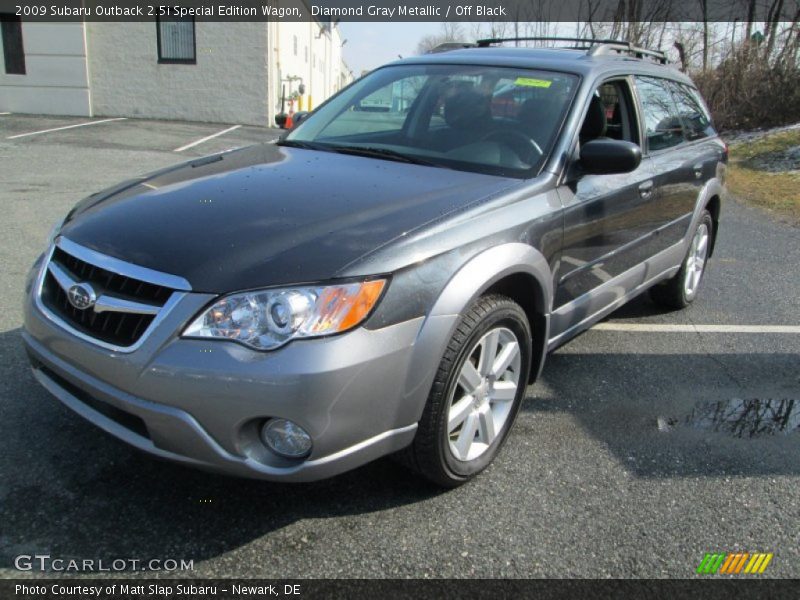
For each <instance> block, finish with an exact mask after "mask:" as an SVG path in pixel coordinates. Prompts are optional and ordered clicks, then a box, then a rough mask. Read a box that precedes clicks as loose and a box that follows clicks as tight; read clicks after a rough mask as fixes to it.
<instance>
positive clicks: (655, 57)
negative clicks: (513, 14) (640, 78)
mask: <svg viewBox="0 0 800 600" xmlns="http://www.w3.org/2000/svg"><path fill="white" fill-rule="evenodd" d="M504 42H569V43H571V44H574V45H572V46H566V47H563V48H564V49H568V50H586V54H587V55H588V56H603V55H609V54H619V55H626V56H631V57H633V58H638V59H642V60H644V59H649V60H652V61H654V62H657V63H660V64H662V65H665V64H667V62H668V60H667V55H666V54H664V52H662V51H660V50H648V49H647V48H639V47H638V46H634V45H633V44H631V43H630V42H625V41H622V40H610V39H596V38H573V37H513V38H488V39H485V40H478V41H477V42H476V43H475V45H476V46H477V47H478V48H488V47H489V46H492V45H494V44H502V43H504Z"/></svg>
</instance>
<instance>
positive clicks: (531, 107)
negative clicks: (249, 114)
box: [281, 65, 577, 177]
mask: <svg viewBox="0 0 800 600" xmlns="http://www.w3.org/2000/svg"><path fill="white" fill-rule="evenodd" d="M576 83H577V77H576V76H574V75H569V74H566V73H554V72H549V71H535V70H530V69H516V68H505V67H488V66H474V65H398V66H391V67H385V68H382V69H378V70H377V71H373V72H372V73H370V74H369V75H367V76H365V77H364V78H363V79H361V80H359V81H357V82H356V83H355V84H353V85H352V86H350V87H349V88H347V89H345V90H344V91H343V92H341V93H340V94H339V95H337V96H335V97H333V98H332V99H331V100H329V101H328V102H327V103H325V104H324V105H323V106H321V107H320V108H319V109H317V110H316V111H315V112H314V113H312V114H311V115H310V116H309V117H308V118H307V119H306V120H305V121H303V122H302V123H301V124H300V125H299V126H298V127H297V129H295V130H293V131H292V132H291V133H289V134H288V135H287V136H286V138H285V139H284V141H283V142H281V143H283V144H285V145H295V146H301V147H305V148H311V149H318V150H327V151H334V152H347V153H348V154H363V155H365V156H371V157H375V158H381V159H386V160H402V161H404V162H416V163H420V164H426V165H432V166H439V167H449V168H453V169H459V170H465V171H477V172H483V173H490V174H496V175H503V176H511V177H530V176H532V175H535V174H536V173H538V171H539V169H540V168H541V166H542V165H543V163H544V160H545V159H546V158H547V154H548V153H549V151H550V148H551V147H552V145H553V143H554V142H555V137H556V135H557V133H558V130H559V127H560V125H561V122H562V121H563V119H564V115H565V114H566V112H567V109H568V108H569V105H570V103H571V101H572V98H573V95H574V92H575V88H576Z"/></svg>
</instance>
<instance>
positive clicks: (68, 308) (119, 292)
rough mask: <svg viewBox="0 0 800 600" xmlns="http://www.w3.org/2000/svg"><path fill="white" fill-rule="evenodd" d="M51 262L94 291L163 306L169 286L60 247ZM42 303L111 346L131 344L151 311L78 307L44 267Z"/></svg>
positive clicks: (146, 321)
mask: <svg viewBox="0 0 800 600" xmlns="http://www.w3.org/2000/svg"><path fill="white" fill-rule="evenodd" d="M50 261H51V263H55V264H56V265H58V266H59V267H61V268H62V269H64V270H65V271H67V272H68V273H69V275H70V276H71V277H73V278H74V279H75V280H76V281H79V282H84V283H89V284H91V286H92V287H93V288H94V289H95V290H96V291H97V293H98V295H100V294H101V293H102V294H108V295H110V296H113V297H115V298H120V299H123V300H130V301H134V302H141V303H144V304H151V305H156V306H163V305H164V304H165V303H166V301H167V300H168V299H169V297H170V295H171V294H172V292H173V290H172V289H170V288H168V287H164V286H160V285H154V284H152V283H148V282H146V281H140V280H138V279H133V278H131V277H126V276H125V275H122V274H119V273H114V272H112V271H108V270H106V269H103V268H101V267H98V266H95V265H93V264H91V263H88V262H86V261H83V260H81V259H79V258H76V257H75V256H72V255H71V254H68V253H67V252H65V251H64V250H63V249H61V248H58V247H56V248H55V249H54V250H53V255H52V258H51V259H50ZM41 299H42V303H43V304H44V305H45V306H46V307H47V308H48V309H49V310H50V311H52V312H53V313H54V314H56V315H57V316H59V317H60V318H61V319H63V320H64V321H65V322H67V323H68V324H69V325H70V326H72V327H73V328H75V329H77V330H78V331H80V332H81V333H83V334H85V335H88V336H91V337H92V338H95V339H98V340H101V341H103V342H106V343H108V344H113V345H115V346H120V347H127V346H132V345H133V344H135V343H136V342H137V341H138V340H139V338H141V336H142V334H143V333H144V332H145V331H146V330H147V328H148V327H149V326H150V323H152V322H153V319H154V318H155V315H152V314H138V313H130V312H115V311H104V312H95V310H94V308H92V307H90V308H87V309H84V310H80V309H78V308H76V307H74V306H73V305H72V304H70V302H69V299H68V298H67V292H66V290H64V289H63V288H62V287H61V286H60V285H59V283H58V281H57V280H56V278H55V277H54V276H53V274H52V273H51V272H50V271H49V270H48V271H46V273H45V276H44V280H43V282H42V291H41Z"/></svg>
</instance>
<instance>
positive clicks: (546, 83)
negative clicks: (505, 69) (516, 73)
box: [514, 77, 553, 88]
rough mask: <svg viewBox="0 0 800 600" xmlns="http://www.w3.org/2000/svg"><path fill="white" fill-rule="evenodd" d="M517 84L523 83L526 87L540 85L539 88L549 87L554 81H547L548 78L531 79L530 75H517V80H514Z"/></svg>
mask: <svg viewBox="0 0 800 600" xmlns="http://www.w3.org/2000/svg"><path fill="white" fill-rule="evenodd" d="M514 83H515V84H516V85H523V86H525V87H538V88H549V87H550V86H551V85H552V84H553V82H552V81H547V79H531V78H530V77H517V80H516V81H515V82H514Z"/></svg>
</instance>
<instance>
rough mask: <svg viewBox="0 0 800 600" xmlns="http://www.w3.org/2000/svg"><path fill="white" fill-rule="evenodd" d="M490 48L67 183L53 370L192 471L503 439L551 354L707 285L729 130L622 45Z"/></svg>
mask: <svg viewBox="0 0 800 600" xmlns="http://www.w3.org/2000/svg"><path fill="white" fill-rule="evenodd" d="M575 46H577V47H574V48H571V49H563V48H549V49H530V48H509V47H506V46H503V45H502V44H499V43H498V41H497V40H492V41H484V42H480V43H478V44H477V45H474V46H473V47H469V48H464V49H458V50H454V51H449V52H442V53H435V54H430V55H426V56H422V57H415V58H411V59H407V60H402V61H400V62H397V63H393V64H391V65H389V66H386V67H383V68H380V69H377V70H375V71H373V72H372V73H370V74H368V75H367V76H365V77H363V78H362V79H360V80H358V81H357V82H355V83H354V84H353V85H351V86H350V87H348V88H346V89H344V90H343V91H341V92H340V93H339V94H338V95H336V96H334V97H333V98H332V99H330V100H329V101H328V102H327V103H325V104H324V105H322V106H320V107H319V108H318V109H317V110H316V111H315V112H314V113H312V114H310V115H309V116H308V117H307V118H306V119H304V120H303V121H302V122H301V123H300V124H299V125H297V126H296V127H295V128H294V129H293V130H292V131H291V132H289V133H288V134H286V135H285V136H284V138H283V139H282V140H281V141H279V142H278V145H277V147H276V146H275V145H273V144H264V145H257V146H253V147H248V148H243V149H239V150H235V151H231V152H226V153H222V154H218V155H214V156H210V157H207V158H203V159H200V160H195V161H193V162H190V163H188V164H183V165H180V166H176V167H172V168H168V169H164V170H162V171H159V172H156V173H153V174H150V175H147V176H145V177H140V178H137V179H133V180H131V181H127V182H125V183H122V184H120V185H118V186H116V187H113V188H111V189H108V190H106V191H104V192H101V193H98V194H94V195H92V196H89V197H88V198H86V199H85V200H83V201H82V202H80V203H79V204H78V205H77V206H76V207H75V208H74V209H73V210H72V211H71V212H70V213H69V214H68V215H67V216H66V219H65V220H64V222H63V223H61V224H60V225H59V226H58V227H57V228H56V229H55V230H54V232H53V234H52V236H51V238H50V246H49V248H48V249H47V250H46V252H45V253H44V254H43V255H42V257H41V258H40V259H39V260H38V261H37V263H36V264H35V265H34V268H33V270H32V272H31V275H30V278H29V283H28V290H27V302H26V314H25V332H24V339H25V343H26V345H27V349H28V352H29V355H30V358H31V362H32V364H33V367H34V372H35V374H36V377H37V378H38V380H39V381H40V382H41V383H42V385H44V386H45V387H46V388H47V389H48V390H49V391H50V392H52V393H53V394H54V395H55V396H57V397H58V398H59V399H60V400H61V401H62V402H63V403H65V404H66V405H67V406H69V407H70V408H72V409H73V410H75V411H76V412H78V413H79V414H80V415H82V416H83V417H85V418H86V419H88V420H89V421H92V422H93V423H95V424H96V425H98V426H100V427H102V428H103V429H105V430H106V431H108V432H110V433H112V434H113V435H115V436H117V437H119V438H121V439H123V440H125V441H127V442H129V443H130V444H132V445H134V446H136V447H137V448H140V449H142V450H145V451H147V452H150V453H152V454H155V455H158V456H161V457H165V458H169V459H172V460H175V461H179V462H181V463H185V464H188V465H195V466H199V467H204V468H209V469H216V470H221V471H224V472H228V473H232V474H237V475H244V476H255V477H262V478H265V479H275V480H292V481H301V480H314V479H319V478H323V477H328V476H331V475H335V474H337V473H340V472H342V471H345V470H347V469H352V468H354V467H357V466H359V465H361V464H364V463H366V462H368V461H371V460H373V459H375V458H377V457H380V456H383V455H387V454H390V453H399V456H401V457H403V458H404V460H405V462H406V463H407V464H408V465H409V466H411V467H412V468H413V469H416V470H417V471H419V472H420V473H421V474H423V475H424V476H426V477H428V478H429V479H431V480H433V481H435V482H437V483H439V484H441V485H445V486H454V485H457V484H460V483H462V482H464V481H467V480H469V479H470V478H471V477H473V476H474V475H475V474H477V473H478V472H480V471H481V470H482V469H484V468H485V467H486V466H487V465H488V464H489V463H490V462H491V461H492V459H493V458H494V457H495V456H496V455H497V453H498V451H499V450H500V447H501V446H502V444H503V442H504V441H505V439H506V438H507V437H508V433H509V429H510V428H511V426H512V424H513V422H514V419H515V417H516V415H517V412H518V410H519V407H520V403H521V402H522V399H523V397H524V395H525V389H526V386H527V384H528V383H529V382H531V381H533V380H534V379H535V378H536V376H537V374H538V373H539V372H540V371H541V369H542V365H543V362H544V359H545V355H546V354H547V353H548V351H550V350H552V349H554V348H555V347H557V346H559V345H560V344H563V343H564V342H566V341H567V340H569V339H570V338H571V337H573V336H575V335H576V334H578V333H579V332H581V331H583V330H585V329H587V328H588V327H590V326H591V325H592V324H593V323H595V322H596V321H598V320H599V319H601V318H603V317H604V316H605V315H608V314H609V313H610V312H611V311H613V310H614V309H615V308H617V307H619V306H620V305H621V304H623V303H624V302H626V301H627V300H629V299H631V298H632V297H634V296H636V295H637V294H639V293H641V292H643V291H645V290H648V289H649V290H650V291H651V293H652V295H653V297H654V298H655V299H656V300H657V301H659V302H661V303H663V304H665V305H667V306H669V307H683V306H686V305H687V304H689V303H691V302H692V301H693V300H694V299H695V298H696V296H697V293H698V289H699V286H700V284H701V280H702V277H703V271H704V267H705V265H706V264H707V260H708V258H709V256H710V255H711V252H712V250H713V247H714V239H715V235H716V233H717V223H718V219H719V211H720V200H721V198H722V197H723V182H724V172H725V163H726V162H727V149H726V147H725V145H724V144H723V143H722V142H721V141H720V140H719V138H718V136H717V135H716V133H715V131H714V129H713V128H712V124H711V120H710V117H709V114H708V110H707V108H706V107H705V105H704V103H703V101H702V100H701V98H700V96H699V94H698V92H697V90H696V89H695V87H694V86H693V84H692V82H691V81H690V80H689V78H687V77H686V76H685V75H683V74H681V73H679V72H678V71H676V70H674V69H672V68H670V67H669V66H667V65H666V64H663V63H664V62H665V61H664V60H663V55H660V54H658V53H656V52H653V51H646V50H643V49H640V48H635V47H632V46H631V45H630V44H627V43H620V42H614V43H610V42H601V41H598V42H594V41H590V42H578V43H576V44H575Z"/></svg>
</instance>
